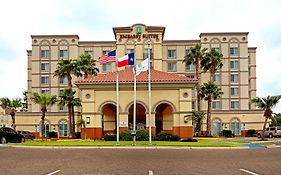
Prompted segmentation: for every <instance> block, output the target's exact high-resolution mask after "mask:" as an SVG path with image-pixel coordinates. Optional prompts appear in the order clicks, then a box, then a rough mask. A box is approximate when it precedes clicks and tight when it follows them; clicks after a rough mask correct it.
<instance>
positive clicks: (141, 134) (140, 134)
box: [136, 129, 149, 141]
mask: <svg viewBox="0 0 281 175" xmlns="http://www.w3.org/2000/svg"><path fill="white" fill-rule="evenodd" d="M148 138H149V133H148V131H147V130H145V129H139V130H137V136H136V140H138V141H147V140H148Z"/></svg>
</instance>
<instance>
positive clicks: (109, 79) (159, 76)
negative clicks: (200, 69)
mask: <svg viewBox="0 0 281 175" xmlns="http://www.w3.org/2000/svg"><path fill="white" fill-rule="evenodd" d="M150 73H151V82H154V83H188V82H189V83H196V82H197V79H194V78H189V77H186V76H184V75H179V74H176V73H167V72H162V71H158V70H154V69H151V71H150ZM118 76H119V77H118V78H119V83H131V82H133V81H134V75H133V70H132V69H127V70H122V71H119V72H118ZM115 82H116V73H115V72H110V73H107V74H101V75H97V76H89V77H88V78H84V79H81V80H78V81H76V82H75V83H76V84H84V83H85V84H89V83H95V84H96V83H115ZM137 82H138V83H142V82H143V83H147V82H148V71H146V72H141V73H140V74H139V75H138V76H137Z"/></svg>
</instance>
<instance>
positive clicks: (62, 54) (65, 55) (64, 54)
mask: <svg viewBox="0 0 281 175" xmlns="http://www.w3.org/2000/svg"><path fill="white" fill-rule="evenodd" d="M60 58H63V59H67V58H68V50H60Z"/></svg>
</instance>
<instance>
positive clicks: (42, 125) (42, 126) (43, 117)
mask: <svg viewBox="0 0 281 175" xmlns="http://www.w3.org/2000/svg"><path fill="white" fill-rule="evenodd" d="M41 111H42V116H41V138H42V140H43V138H44V137H43V128H44V126H45V116H46V111H47V110H46V109H41ZM45 137H46V135H45Z"/></svg>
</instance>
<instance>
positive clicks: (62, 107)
mask: <svg viewBox="0 0 281 175" xmlns="http://www.w3.org/2000/svg"><path fill="white" fill-rule="evenodd" d="M67 110H68V107H67V105H64V106H60V111H67Z"/></svg>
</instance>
